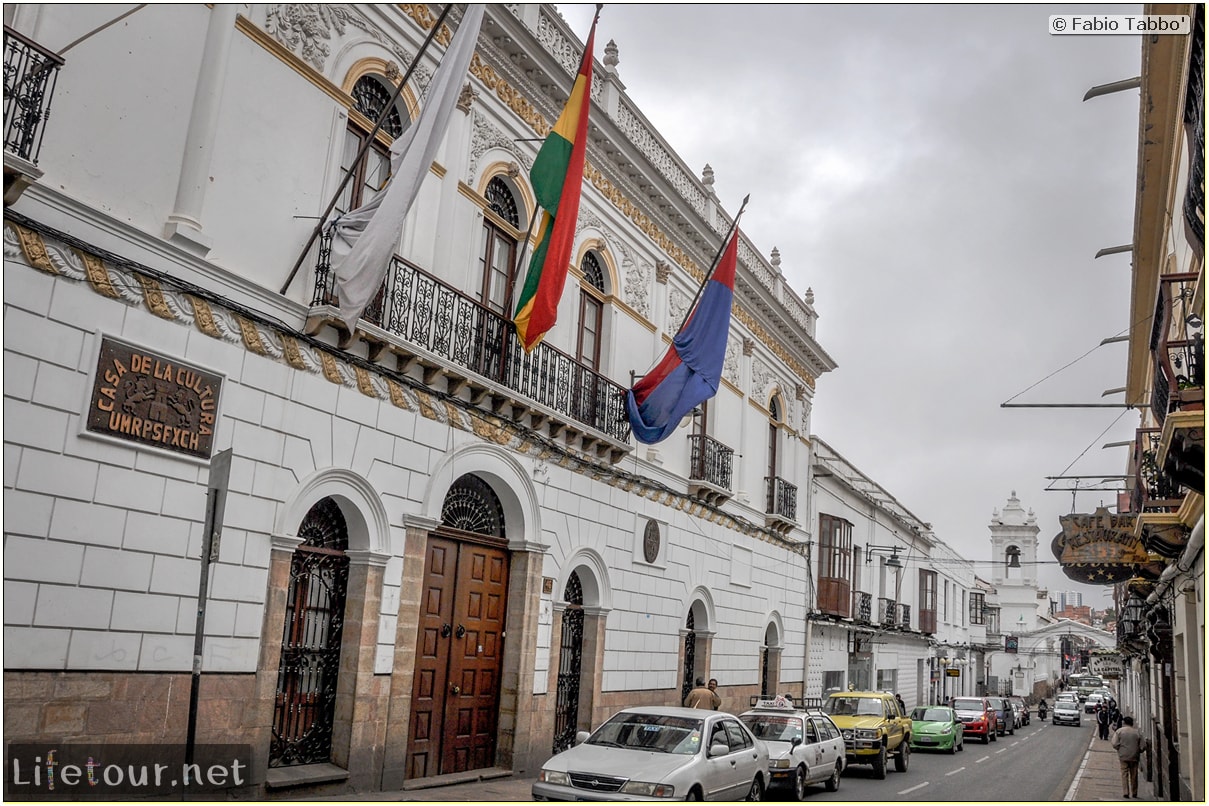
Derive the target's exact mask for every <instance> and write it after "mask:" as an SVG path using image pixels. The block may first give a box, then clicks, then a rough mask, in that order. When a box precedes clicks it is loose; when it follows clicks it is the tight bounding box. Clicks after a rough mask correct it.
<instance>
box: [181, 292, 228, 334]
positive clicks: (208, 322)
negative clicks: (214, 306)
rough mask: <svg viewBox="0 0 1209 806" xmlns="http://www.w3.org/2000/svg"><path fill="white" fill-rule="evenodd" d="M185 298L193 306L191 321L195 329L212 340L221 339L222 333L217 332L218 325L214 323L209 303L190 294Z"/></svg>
mask: <svg viewBox="0 0 1209 806" xmlns="http://www.w3.org/2000/svg"><path fill="white" fill-rule="evenodd" d="M185 296H186V298H187V299H188V300H189V302H190V303H191V304H192V305H193V321H194V323H195V324H196V325H197V329H198V330H200V331H201V332H202V333H205V334H206V335H207V336H209V337H210V338H212V339H219V338H222V333H220V332H219V330H218V323H217V322H215V321H214V311H212V310H211V309H210V303H208V302H206V301H205V300H204V299H202V298H201V297H195V296H193V295H192V294H186V295H185Z"/></svg>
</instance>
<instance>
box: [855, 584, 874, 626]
mask: <svg viewBox="0 0 1209 806" xmlns="http://www.w3.org/2000/svg"><path fill="white" fill-rule="evenodd" d="M852 612H853V615H854V616H855V617H856V620H857V621H859V622H860V623H861V624H868V623H870V622H871V621H872V620H873V594H872V593H865V592H864V591H853V593H852Z"/></svg>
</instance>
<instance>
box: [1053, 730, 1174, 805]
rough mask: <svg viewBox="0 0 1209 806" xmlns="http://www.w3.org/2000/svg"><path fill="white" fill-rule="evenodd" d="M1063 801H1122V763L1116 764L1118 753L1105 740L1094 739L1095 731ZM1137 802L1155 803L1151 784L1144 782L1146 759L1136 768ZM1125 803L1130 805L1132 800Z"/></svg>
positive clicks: (1117, 762) (1143, 758)
mask: <svg viewBox="0 0 1209 806" xmlns="http://www.w3.org/2000/svg"><path fill="white" fill-rule="evenodd" d="M1064 800H1076V801H1088V800H1091V801H1105V800H1115V801H1123V800H1124V798H1122V797H1121V762H1119V761H1118V760H1117V751H1116V750H1113V749H1112V745H1110V744H1109V743H1108V740H1107V739H1099V738H1096V735H1095V731H1092V739H1091V744H1090V746H1089V747H1088V749H1087V754H1086V755H1085V756H1084V757H1083V763H1082V764H1080V765H1079V771H1078V772H1077V773H1075V780H1074V781H1072V782H1071V785H1070V790H1069V791H1068V792H1067V793H1066V798H1064ZM1138 800H1157V798H1156V797H1155V796H1154V784H1152V783H1151V782H1150V781H1147V780H1146V757H1145V756H1143V757H1142V763H1141V764H1140V765H1139V766H1138ZM1127 802H1133V801H1132V798H1131V799H1130V800H1129V801H1127Z"/></svg>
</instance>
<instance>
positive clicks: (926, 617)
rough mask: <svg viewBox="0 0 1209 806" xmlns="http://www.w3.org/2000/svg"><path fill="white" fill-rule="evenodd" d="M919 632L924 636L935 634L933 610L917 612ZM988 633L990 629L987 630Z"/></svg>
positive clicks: (934, 612)
mask: <svg viewBox="0 0 1209 806" xmlns="http://www.w3.org/2000/svg"><path fill="white" fill-rule="evenodd" d="M919 631H920V632H921V633H923V634H924V635H935V634H936V611H935V610H922V609H921V610H920V611H919ZM987 633H988V634H989V633H990V629H989V628H988V629H987Z"/></svg>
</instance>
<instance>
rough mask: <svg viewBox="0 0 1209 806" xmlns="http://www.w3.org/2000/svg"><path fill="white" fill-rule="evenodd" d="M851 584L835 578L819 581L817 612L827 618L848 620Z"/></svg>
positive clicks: (824, 578)
mask: <svg viewBox="0 0 1209 806" xmlns="http://www.w3.org/2000/svg"><path fill="white" fill-rule="evenodd" d="M850 588H851V583H850V582H849V581H848V580H846V579H841V578H837V577H821V578H820V579H819V610H821V611H822V612H824V613H826V614H827V615H829V616H839V617H840V618H848V613H849V612H850V611H849V609H848V607H849V604H850V603H851V601H852V594H851V593H850Z"/></svg>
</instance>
